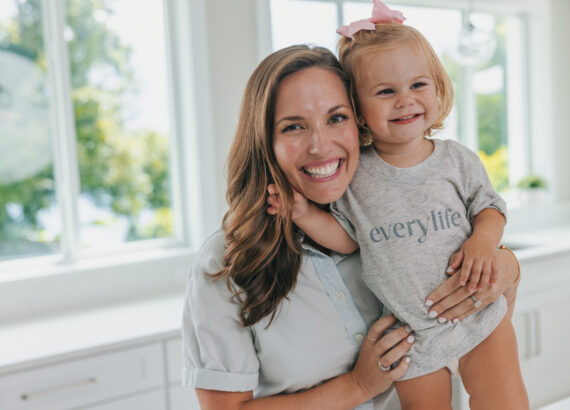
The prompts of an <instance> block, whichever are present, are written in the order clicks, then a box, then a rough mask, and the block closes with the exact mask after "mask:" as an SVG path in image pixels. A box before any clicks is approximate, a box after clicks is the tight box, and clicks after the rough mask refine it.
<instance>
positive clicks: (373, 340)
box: [366, 335, 378, 343]
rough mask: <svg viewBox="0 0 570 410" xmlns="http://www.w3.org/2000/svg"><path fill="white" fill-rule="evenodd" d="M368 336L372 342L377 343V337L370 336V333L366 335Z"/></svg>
mask: <svg viewBox="0 0 570 410" xmlns="http://www.w3.org/2000/svg"><path fill="white" fill-rule="evenodd" d="M366 338H367V339H368V340H370V342H371V343H376V341H377V340H378V338H376V339H375V338H373V337H370V335H366Z"/></svg>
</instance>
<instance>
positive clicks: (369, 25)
mask: <svg viewBox="0 0 570 410" xmlns="http://www.w3.org/2000/svg"><path fill="white" fill-rule="evenodd" d="M373 2H374V6H373V7H372V16H371V17H369V18H367V19H364V20H358V21H353V22H352V23H350V24H349V25H348V26H341V27H339V28H338V30H337V31H336V32H337V33H338V34H340V35H341V36H345V37H348V38H352V36H353V35H354V33H357V32H359V31H360V30H375V29H376V24H377V23H403V22H404V20H405V19H406V18H405V17H404V15H403V14H402V13H400V12H399V11H397V10H392V9H390V8H388V6H386V5H385V4H384V3H382V2H381V1H380V0H373Z"/></svg>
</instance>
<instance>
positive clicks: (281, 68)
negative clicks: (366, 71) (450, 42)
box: [211, 45, 349, 326]
mask: <svg viewBox="0 0 570 410" xmlns="http://www.w3.org/2000/svg"><path fill="white" fill-rule="evenodd" d="M309 67H322V68H324V69H326V70H329V71H331V72H333V73H334V74H337V75H338V76H339V78H340V79H341V80H342V81H343V84H344V85H345V87H346V90H347V95H348V89H349V80H348V77H347V76H346V74H345V73H344V71H343V70H342V68H341V67H340V64H339V62H338V60H337V59H336V57H335V56H334V54H332V53H331V52H330V51H329V50H327V49H325V48H321V47H314V48H311V47H309V46H305V45H298V46H291V47H287V48H284V49H282V50H279V51H276V52H274V53H273V54H271V55H269V56H268V57H266V58H265V59H264V60H263V61H262V62H261V63H260V64H259V65H258V66H257V68H256V69H255V71H254V72H253V74H252V75H251V77H250V78H249V81H248V83H247V85H246V88H245V92H244V96H243V100H242V105H241V113H240V118H239V123H238V127H237V131H236V134H235V137H234V140H233V143H232V146H231V149H230V152H229V156H228V162H227V172H228V188H227V191H226V199H227V201H228V205H229V210H228V211H227V213H226V214H225V216H224V219H223V223H222V228H223V230H224V232H225V245H226V250H225V253H224V260H223V268H222V270H221V271H219V272H217V273H215V274H213V275H211V276H212V277H213V278H215V279H220V278H226V281H227V285H228V288H229V289H230V290H231V291H232V293H233V294H234V296H235V297H236V298H237V299H238V300H239V301H240V302H241V312H240V319H241V323H242V325H243V326H251V325H253V324H254V323H257V322H259V321H260V320H261V319H263V318H265V317H267V316H270V319H269V322H268V325H267V326H269V324H271V322H272V321H273V319H274V318H275V314H276V312H277V308H278V306H279V304H280V302H281V301H282V300H283V299H284V298H286V297H287V294H288V293H289V291H291V289H292V288H293V287H294V286H295V283H296V281H297V275H298V272H299V268H300V265H301V244H300V238H299V235H298V234H296V232H295V229H294V227H293V223H292V221H291V209H292V205H293V190H292V188H291V186H290V185H289V182H288V181H287V178H286V177H285V174H284V173H283V171H282V170H281V169H280V168H279V166H278V164H277V160H276V159H275V154H274V152H273V131H274V130H273V128H274V115H275V101H276V97H277V89H278V86H279V84H280V83H281V81H282V80H283V79H284V78H285V77H287V76H289V75H291V74H293V73H296V72H298V71H301V70H303V69H306V68H309ZM270 183H274V184H275V185H276V186H277V188H278V190H279V194H280V198H281V201H282V205H281V206H283V207H284V208H283V209H287V210H288V215H287V216H285V217H283V216H279V215H269V214H267V202H266V200H267V186H268V185H269V184H270Z"/></svg>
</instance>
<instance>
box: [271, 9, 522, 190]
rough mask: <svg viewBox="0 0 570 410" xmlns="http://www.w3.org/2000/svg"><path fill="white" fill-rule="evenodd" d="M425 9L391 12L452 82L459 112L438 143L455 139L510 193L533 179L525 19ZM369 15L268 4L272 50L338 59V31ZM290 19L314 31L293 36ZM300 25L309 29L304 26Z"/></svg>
mask: <svg viewBox="0 0 570 410" xmlns="http://www.w3.org/2000/svg"><path fill="white" fill-rule="evenodd" d="M427 3H429V2H428V1H422V2H421V3H420V2H419V1H414V0H410V1H408V2H406V1H401V2H397V3H394V4H391V3H388V6H389V7H391V8H394V9H396V10H400V11H401V12H403V13H404V15H405V16H406V18H407V20H406V23H405V24H409V25H411V26H413V27H414V28H416V29H418V30H419V31H420V32H422V33H423V34H424V35H425V36H426V38H427V39H428V40H429V41H430V43H431V44H432V46H433V47H434V49H435V51H436V52H437V53H438V55H439V56H440V58H441V60H442V62H443V64H444V66H445V68H446V70H447V72H448V73H449V75H450V77H451V79H452V82H453V85H454V88H455V103H454V109H453V111H452V114H451V116H450V117H449V119H448V123H447V128H446V130H444V131H443V132H441V133H440V134H439V136H440V137H441V138H453V139H457V140H459V141H460V142H462V143H463V144H465V145H467V146H468V147H469V148H471V149H472V150H474V151H476V152H478V153H479V156H480V157H481V159H482V161H483V163H484V164H485V167H486V168H487V172H488V173H489V176H490V178H491V182H492V183H493V185H494V187H495V189H497V190H498V191H499V192H505V191H507V190H508V189H509V188H510V187H512V186H514V185H516V183H517V182H518V181H519V180H520V179H522V178H523V177H524V176H525V175H526V174H528V173H529V172H530V171H531V170H530V159H529V156H530V155H529V152H528V151H529V149H528V145H529V144H528V142H527V140H528V136H527V135H528V133H529V131H528V129H529V127H530V124H529V123H528V122H527V119H528V118H529V115H527V111H528V108H527V105H526V101H527V98H528V96H527V95H525V93H524V90H525V89H526V87H525V84H526V83H527V82H526V75H527V73H526V72H525V71H524V69H523V67H524V66H525V64H524V61H525V54H524V52H523V50H524V44H523V41H524V38H525V24H524V17H523V15H522V14H521V13H520V12H518V11H513V10H512V9H506V8H505V10H501V9H500V7H493V11H492V12H491V11H489V12H486V11H485V12H483V11H476V12H475V11H472V10H467V9H465V8H461V7H464V6H465V4H462V5H459V6H457V5H455V2H441V1H439V2H437V7H436V6H433V7H431V6H426V4H427ZM434 3H435V2H434ZM442 4H444V6H445V5H446V4H448V5H449V6H448V7H444V6H442ZM458 7H459V8H458ZM371 8H372V4H371V2H370V1H368V0H366V1H364V2H363V1H342V0H338V1H337V0H335V1H332V0H331V1H326V0H325V1H304V0H270V13H271V16H272V18H271V21H272V29H271V33H272V39H273V41H272V46H273V50H276V49H279V48H282V47H285V46H287V45H291V44H296V43H315V44H319V45H323V46H325V47H328V48H329V49H331V50H332V51H333V52H335V53H336V41H337V39H338V36H336V35H335V36H334V39H333V38H331V33H334V31H335V29H336V27H338V26H339V25H340V24H347V23H349V22H351V21H355V20H359V19H363V18H367V17H369V16H370V12H371ZM288 12H290V13H295V15H297V16H302V17H301V18H305V19H307V20H310V24H308V23H307V24H306V26H308V27H310V28H311V29H312V31H310V32H304V33H303V35H302V36H301V35H298V33H299V32H298V31H297V24H296V25H295V30H291V27H290V21H291V19H288V18H283V16H286V13H288ZM278 16H279V18H278ZM315 16H318V18H315ZM470 23H471V24H472V26H471V27H470V26H469V24H470ZM299 25H300V26H303V24H302V22H301V23H299ZM462 30H464V31H465V33H466V34H465V35H466V36H471V37H467V38H466V39H467V40H469V39H470V38H473V37H474V36H477V37H476V38H477V40H478V41H479V40H480V42H479V44H481V45H480V47H478V48H476V49H475V50H469V49H468V46H469V44H466V43H461V38H462V37H461V36H460V33H461V32H462ZM463 38H464V39H465V37H463ZM466 48H467V50H466Z"/></svg>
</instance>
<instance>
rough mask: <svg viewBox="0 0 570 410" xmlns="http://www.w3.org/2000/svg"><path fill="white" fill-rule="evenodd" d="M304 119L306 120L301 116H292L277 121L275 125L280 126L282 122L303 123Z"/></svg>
mask: <svg viewBox="0 0 570 410" xmlns="http://www.w3.org/2000/svg"><path fill="white" fill-rule="evenodd" d="M303 119H304V118H303V117H301V116H299V115H292V116H290V117H284V118H281V119H280V120H279V121H276V122H275V125H277V124H279V123H280V122H283V121H302V120H303Z"/></svg>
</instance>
